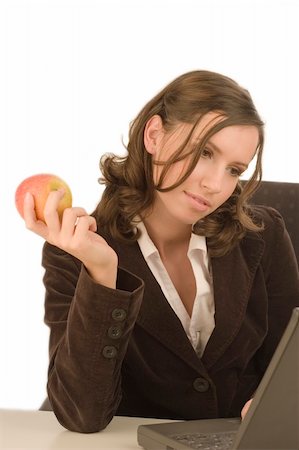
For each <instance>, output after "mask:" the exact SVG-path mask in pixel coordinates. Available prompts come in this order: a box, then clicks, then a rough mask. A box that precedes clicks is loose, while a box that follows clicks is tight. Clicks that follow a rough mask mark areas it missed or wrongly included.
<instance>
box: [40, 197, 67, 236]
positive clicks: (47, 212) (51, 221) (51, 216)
mask: <svg viewBox="0 0 299 450" xmlns="http://www.w3.org/2000/svg"><path fill="white" fill-rule="evenodd" d="M64 194H65V190H64V189H58V190H57V191H51V192H50V193H49V195H48V198H47V201H46V204H45V208H44V218H45V222H46V224H47V225H48V228H49V232H50V233H51V234H52V233H54V234H57V233H59V231H60V228H61V224H60V219H59V214H58V211H57V208H58V205H59V203H60V200H61V199H62V198H63V196H64Z"/></svg>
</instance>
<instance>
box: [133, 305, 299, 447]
mask: <svg viewBox="0 0 299 450" xmlns="http://www.w3.org/2000/svg"><path fill="white" fill-rule="evenodd" d="M298 411H299V308H295V309H294V310H293V312H292V315H291V318H290V321H289V323H288V326H287V327H286V330H285V332H284V334H283V336H282V338H281V340H280V343H279V345H278V346H277V349H276V351H275V353H274V355H273V357H272V360H271V362H270V364H269V366H268V368H267V370H266V372H265V374H264V376H263V378H262V380H261V382H260V384H259V386H258V389H257V391H256V393H255V396H254V399H253V401H252V403H251V405H250V408H249V410H248V412H247V414H246V416H245V418H244V419H243V421H241V420H240V419H235V418H232V419H205V420H190V421H181V422H176V421H173V422H169V423H168V422H167V423H162V424H153V425H140V426H139V427H138V430H137V439H138V444H139V445H140V446H142V447H143V448H144V449H146V450H193V449H200V450H237V449H238V450H266V449H267V450H298V449H299V412H298Z"/></svg>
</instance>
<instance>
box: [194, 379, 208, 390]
mask: <svg viewBox="0 0 299 450" xmlns="http://www.w3.org/2000/svg"><path fill="white" fill-rule="evenodd" d="M193 387H194V389H195V390H196V391H197V392H207V391H208V390H209V387H210V384H209V382H208V381H207V380H205V379H204V378H195V380H194V381H193Z"/></svg>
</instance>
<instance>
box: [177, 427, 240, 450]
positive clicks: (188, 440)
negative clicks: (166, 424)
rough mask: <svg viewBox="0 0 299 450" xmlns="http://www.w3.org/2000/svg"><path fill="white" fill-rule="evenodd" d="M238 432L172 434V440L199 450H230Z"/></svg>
mask: <svg viewBox="0 0 299 450" xmlns="http://www.w3.org/2000/svg"><path fill="white" fill-rule="evenodd" d="M235 436H236V432H232V431H230V432H227V433H225V432H224V433H212V434H211V433H207V434H205V433H184V434H172V435H171V436H169V437H171V438H172V439H175V440H176V441H178V442H180V443H182V444H185V445H187V446H189V447H190V448H194V449H199V450H229V449H230V448H231V446H232V443H233V440H234V437H235Z"/></svg>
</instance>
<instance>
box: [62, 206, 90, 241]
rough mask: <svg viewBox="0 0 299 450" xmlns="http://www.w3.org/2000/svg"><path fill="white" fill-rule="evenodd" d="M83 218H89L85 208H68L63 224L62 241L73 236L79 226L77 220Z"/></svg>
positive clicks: (65, 211)
mask: <svg viewBox="0 0 299 450" xmlns="http://www.w3.org/2000/svg"><path fill="white" fill-rule="evenodd" d="M81 216H87V212H86V210H85V209H84V208H80V207H73V208H66V209H65V210H64V212H63V216H62V222H61V238H62V239H68V238H69V237H71V236H73V234H74V232H75V228H76V225H77V220H78V218H79V217H81Z"/></svg>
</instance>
